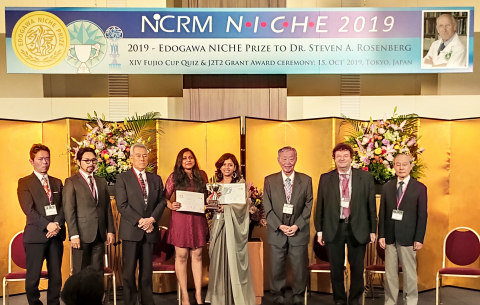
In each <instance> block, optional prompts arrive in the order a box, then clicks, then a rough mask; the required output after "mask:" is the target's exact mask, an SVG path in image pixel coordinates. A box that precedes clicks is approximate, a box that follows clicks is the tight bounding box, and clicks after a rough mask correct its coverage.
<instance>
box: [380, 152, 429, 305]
mask: <svg viewBox="0 0 480 305" xmlns="http://www.w3.org/2000/svg"><path fill="white" fill-rule="evenodd" d="M393 162H394V163H393V166H394V169H395V173H396V175H397V179H394V180H390V181H389V182H387V183H385V185H384V186H383V188H382V199H381V201H380V214H379V225H378V242H379V243H380V246H381V247H382V248H383V249H385V275H386V280H385V304H386V305H395V304H397V299H398V260H399V259H400V264H401V265H402V269H403V304H406V305H416V304H417V303H418V285H417V260H416V254H417V252H416V251H418V250H420V249H421V248H422V245H423V239H424V237H425V231H426V229H427V187H426V186H425V185H424V184H423V183H421V182H418V181H417V180H415V179H413V178H412V177H410V171H411V170H412V168H413V160H412V158H411V157H410V156H408V155H406V154H398V155H396V156H395V159H394V161H393Z"/></svg>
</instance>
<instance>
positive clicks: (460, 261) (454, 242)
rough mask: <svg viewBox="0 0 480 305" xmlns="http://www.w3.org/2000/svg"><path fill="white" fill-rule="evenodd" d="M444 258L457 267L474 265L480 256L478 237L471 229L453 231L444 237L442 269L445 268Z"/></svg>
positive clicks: (479, 237) (479, 239)
mask: <svg viewBox="0 0 480 305" xmlns="http://www.w3.org/2000/svg"><path fill="white" fill-rule="evenodd" d="M445 256H446V257H447V258H448V260H450V261H451V262H452V263H454V264H455V265H458V266H466V265H470V264H472V263H474V262H475V261H476V260H477V259H478V257H479V256H480V236H479V235H478V233H477V232H475V230H473V229H471V228H467V227H458V228H455V229H453V230H452V231H450V232H449V233H448V234H447V236H446V237H445V242H444V245H443V268H445Z"/></svg>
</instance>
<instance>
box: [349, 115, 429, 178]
mask: <svg viewBox="0 0 480 305" xmlns="http://www.w3.org/2000/svg"><path fill="white" fill-rule="evenodd" d="M343 118H344V121H343V122H342V125H341V126H343V125H347V126H348V127H349V128H350V129H349V130H348V131H347V134H348V136H346V137H345V140H346V143H348V144H350V145H351V146H352V147H353V149H354V155H353V161H352V167H354V168H361V169H363V170H365V171H368V172H370V173H372V175H373V178H374V179H375V183H378V184H383V183H385V182H387V181H388V180H390V179H392V178H393V177H394V176H395V170H394V168H393V159H394V157H395V155H397V154H399V153H405V154H408V155H410V156H411V157H412V159H413V163H414V165H413V169H412V171H411V173H410V175H411V176H412V177H413V178H415V179H418V178H421V177H423V176H425V169H426V166H425V164H424V163H423V161H422V160H421V159H420V156H421V154H422V153H423V152H424V151H425V149H424V148H422V147H419V146H418V141H419V140H420V138H421V137H419V136H417V131H418V115H416V114H409V115H398V114H397V108H396V107H395V110H394V111H393V116H392V117H391V118H390V119H386V118H385V117H384V119H383V120H378V121H376V122H374V121H373V120H372V119H370V122H360V121H355V120H352V119H349V118H347V117H345V116H344V117H343Z"/></svg>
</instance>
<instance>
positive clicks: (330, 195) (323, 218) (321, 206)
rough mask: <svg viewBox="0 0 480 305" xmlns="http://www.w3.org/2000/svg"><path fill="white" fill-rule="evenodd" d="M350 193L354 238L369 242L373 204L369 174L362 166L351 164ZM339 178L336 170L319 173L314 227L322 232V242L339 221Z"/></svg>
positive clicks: (374, 218) (373, 223) (373, 230)
mask: <svg viewBox="0 0 480 305" xmlns="http://www.w3.org/2000/svg"><path fill="white" fill-rule="evenodd" d="M351 179H352V194H351V196H350V217H349V221H350V223H351V226H352V231H353V235H354V237H355V239H356V240H357V241H358V242H359V243H361V244H367V243H369V242H370V233H376V231H377V205H376V202H375V183H374V181H373V176H372V175H371V174H370V173H369V172H366V171H364V170H360V169H355V168H352V178H351ZM340 199H341V198H340V179H339V177H338V172H337V170H336V169H335V170H332V171H330V172H328V173H325V174H322V175H321V176H320V182H319V184H318V199H317V212H316V216H315V228H316V230H317V232H322V238H323V240H324V241H325V242H331V241H333V239H334V238H335V234H336V233H337V229H338V223H339V221H340Z"/></svg>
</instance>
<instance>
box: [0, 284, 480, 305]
mask: <svg viewBox="0 0 480 305" xmlns="http://www.w3.org/2000/svg"><path fill="white" fill-rule="evenodd" d="M442 291H443V293H442V295H443V305H479V304H480V291H475V290H468V289H462V288H454V287H445V288H443V290H442ZM205 293H206V291H204V295H205ZM289 293H290V292H289V291H287V296H288V295H289ZM401 298H402V297H401V295H400V296H399V304H398V305H403V301H402V300H401ZM46 299H47V293H46V292H42V293H41V301H42V302H43V304H44V305H47V303H46ZM9 300H10V302H9V305H28V303H27V298H26V297H25V295H24V294H22V295H15V296H11V297H10V298H9ZM154 300H155V304H156V305H177V304H178V301H177V295H176V293H165V294H155V295H154ZM190 300H191V301H192V304H193V291H191V292H190ZM2 301H3V300H2ZM383 303H384V298H383V295H381V291H376V297H375V299H373V300H372V299H371V298H369V297H367V298H366V299H365V304H366V305H383ZM110 304H111V305H113V301H111V302H110ZM270 304H272V295H271V294H270V293H269V292H267V291H265V297H264V298H263V303H262V305H270ZM308 304H312V305H313V304H315V305H317V304H321V305H334V303H333V298H332V295H331V294H324V293H317V292H312V294H311V296H310V298H309V299H308ZM62 305H63V302H62ZM117 305H123V300H122V299H121V291H119V294H118V299H117ZM232 305H233V304H232ZM236 305H241V304H236ZM285 305H289V303H287V304H285ZM418 305H435V290H430V291H426V292H422V293H420V295H419V301H418Z"/></svg>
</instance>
